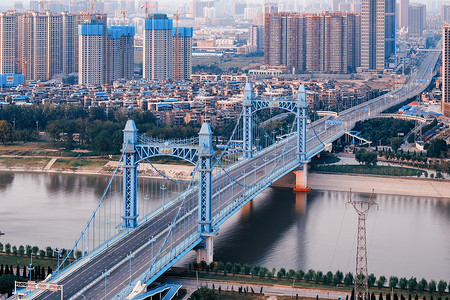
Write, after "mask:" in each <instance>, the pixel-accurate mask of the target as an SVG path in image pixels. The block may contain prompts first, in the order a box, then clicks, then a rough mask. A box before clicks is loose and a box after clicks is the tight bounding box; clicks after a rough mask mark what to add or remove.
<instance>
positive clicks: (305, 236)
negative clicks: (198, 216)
mask: <svg viewBox="0 0 450 300" xmlns="http://www.w3.org/2000/svg"><path fill="white" fill-rule="evenodd" d="M108 180H109V178H108V177H105V176H84V175H69V174H40V173H10V172H0V230H1V231H3V232H5V233H6V235H4V236H1V238H0V242H2V243H3V244H6V243H11V245H16V246H19V245H24V246H25V245H28V244H29V245H32V246H34V245H37V246H38V247H40V248H43V247H45V246H51V247H53V248H55V247H64V248H71V247H72V246H73V243H74V241H75V240H76V239H77V238H78V236H79V235H80V232H81V231H82V229H83V227H84V226H85V225H86V222H87V221H88V219H89V217H90V215H91V213H92V211H93V210H94V208H95V207H96V205H97V202H98V201H99V199H100V197H101V195H102V194H103V191H104V188H105V187H106V185H107V183H108ZM369 197H370V195H369V194H353V195H352V198H353V200H360V199H368V198H369ZM348 200H349V193H346V192H335V191H322V190H315V191H311V192H310V193H308V194H307V196H305V195H304V194H294V193H293V192H292V191H291V190H286V189H284V190H282V189H274V188H268V189H266V190H265V191H264V192H263V193H262V194H260V195H259V196H258V197H257V198H256V199H254V200H253V201H252V202H250V203H248V204H247V205H246V206H245V207H243V208H242V209H241V211H239V212H238V213H237V214H235V215H234V216H233V217H231V218H230V219H229V220H228V221H227V222H226V223H225V224H224V225H223V226H222V227H221V228H220V230H219V234H218V235H217V237H216V238H215V243H214V244H215V251H214V253H215V254H214V258H215V259H216V260H220V261H224V262H226V261H231V262H238V263H241V264H245V263H248V264H251V265H256V264H258V265H261V266H265V267H267V268H269V269H270V270H271V269H272V268H277V269H279V268H281V267H284V268H286V269H296V270H297V269H303V270H308V269H310V268H312V269H314V270H321V271H324V272H327V271H329V270H331V271H333V272H334V271H336V270H338V269H339V270H341V271H343V272H344V273H345V272H353V273H354V269H355V255H356V236H357V220H358V216H357V214H356V212H355V210H354V209H353V207H352V206H351V205H349V204H346V202H347V201H348ZM373 200H374V201H376V202H377V203H378V206H379V207H378V209H377V208H376V207H373V208H371V209H370V212H369V215H368V219H367V248H368V269H369V273H374V274H375V275H376V276H377V277H379V276H380V275H385V276H386V277H389V276H391V275H396V276H401V277H407V278H410V277H411V276H414V277H417V278H418V279H421V278H422V277H424V278H426V279H427V280H430V279H434V280H440V279H444V280H447V281H448V280H450V199H438V198H424V197H420V198H419V197H411V196H398V195H374V197H373ZM194 258H195V253H190V254H189V255H188V256H187V257H186V258H185V259H184V260H183V261H182V262H181V263H180V264H187V263H188V262H189V261H191V260H193V259H194Z"/></svg>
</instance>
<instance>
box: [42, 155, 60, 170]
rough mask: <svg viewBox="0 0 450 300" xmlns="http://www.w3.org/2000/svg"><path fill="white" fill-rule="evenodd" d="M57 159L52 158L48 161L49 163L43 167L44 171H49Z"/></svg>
mask: <svg viewBox="0 0 450 300" xmlns="http://www.w3.org/2000/svg"><path fill="white" fill-rule="evenodd" d="M57 159H58V157H53V158H52V159H50V161H49V162H48V163H47V164H46V165H45V167H44V170H50V169H51V168H52V166H53V164H54V163H55V161H56V160H57Z"/></svg>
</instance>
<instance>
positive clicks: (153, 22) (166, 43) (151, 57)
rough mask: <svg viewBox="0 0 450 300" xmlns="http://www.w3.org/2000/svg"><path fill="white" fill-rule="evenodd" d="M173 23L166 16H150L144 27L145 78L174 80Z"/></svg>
mask: <svg viewBox="0 0 450 300" xmlns="http://www.w3.org/2000/svg"><path fill="white" fill-rule="evenodd" d="M172 23H173V21H172V20H171V19H168V18H167V15H166V14H149V17H148V18H147V19H145V25H144V61H143V77H144V78H148V79H152V80H153V79H169V78H172V75H173V74H172V72H173V69H172V66H173V61H172V51H173V50H172V49H173V43H172V41H173V39H172V28H173V24H172Z"/></svg>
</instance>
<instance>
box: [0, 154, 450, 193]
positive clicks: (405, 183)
mask: <svg viewBox="0 0 450 300" xmlns="http://www.w3.org/2000/svg"><path fill="white" fill-rule="evenodd" d="M2 157H3V156H2ZM25 160H27V157H17V161H13V162H9V164H5V163H4V162H3V163H2V160H1V159H0V171H10V172H38V173H49V174H51V173H53V174H55V173H56V174H58V173H63V174H77V175H105V176H111V175H112V173H113V172H114V170H115V169H116V167H117V164H118V162H117V161H108V160H103V161H102V162H100V161H99V160H95V159H94V160H92V161H93V162H90V163H84V164H83V163H81V162H80V158H45V159H44V158H42V159H37V162H36V161H26V162H25V163H24V161H25ZM72 161H75V162H78V163H77V164H69V163H68V162H72ZM140 165H141V167H140V173H141V174H145V175H146V176H148V177H160V176H161V175H160V174H164V175H165V176H167V177H169V178H177V179H178V180H185V181H189V180H191V178H192V177H191V174H192V172H193V171H194V166H191V165H173V164H152V165H150V164H149V163H141V164H140ZM155 168H156V169H158V171H156V170H155ZM308 185H309V186H310V187H311V188H312V189H316V190H333V191H350V189H351V190H352V191H353V192H359V193H371V192H372V190H373V191H374V192H375V193H378V194H390V195H406V196H422V197H438V198H448V199H450V181H446V180H437V179H435V180H432V179H424V178H420V179H419V178H413V177H411V178H405V177H402V178H398V177H384V176H383V177H382V176H368V175H361V174H357V175H356V174H355V175H350V174H324V173H313V172H311V173H309V174H308ZM272 186H273V187H280V188H293V187H294V186H295V175H294V173H293V172H291V173H289V174H287V175H286V176H284V177H282V178H281V179H280V180H278V181H277V182H275V183H274V184H273V185H272Z"/></svg>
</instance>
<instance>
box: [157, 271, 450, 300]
mask: <svg viewBox="0 0 450 300" xmlns="http://www.w3.org/2000/svg"><path fill="white" fill-rule="evenodd" d="M219 264H221V263H219ZM227 264H228V263H227ZM237 265H239V264H234V265H233V268H236V266H237ZM208 267H209V266H208ZM256 267H258V269H259V270H261V271H264V270H267V269H266V268H264V267H259V266H256ZM217 268H218V265H217ZM217 268H216V269H214V271H209V272H208V271H203V270H197V271H195V270H184V269H183V270H182V271H176V270H175V268H174V270H173V271H170V272H168V273H166V275H165V276H167V277H171V276H176V277H181V278H183V277H184V278H190V279H195V278H196V277H197V276H198V278H199V279H206V280H217V281H227V282H235V284H242V285H245V284H261V285H269V286H274V285H284V286H288V287H292V286H294V287H296V288H305V289H315V290H328V291H341V292H343V291H344V292H348V293H349V294H350V293H351V291H352V289H353V283H354V280H353V276H352V278H351V281H348V280H347V276H348V274H351V273H347V274H346V275H345V277H344V278H343V279H342V280H340V283H338V284H336V283H333V280H332V279H329V280H328V281H326V282H327V283H324V279H323V278H325V277H327V275H328V278H331V277H329V273H331V272H327V273H322V272H321V271H314V270H309V271H307V272H304V275H303V276H300V277H303V278H301V279H299V276H298V274H299V271H300V270H299V271H297V272H295V273H292V272H286V270H285V269H284V268H281V269H280V270H279V271H278V273H277V277H273V275H272V274H273V273H272V272H269V271H268V270H267V273H266V274H265V275H264V276H261V275H259V276H252V275H245V274H233V273H231V272H227V271H226V269H225V270H224V271H219V270H217ZM253 268H255V267H253ZM241 270H242V271H244V267H241ZM289 271H291V270H289ZM289 273H291V274H289ZM308 273H309V274H310V275H311V277H309V275H307V274H308ZM313 273H314V275H313ZM337 273H338V272H336V274H337ZM283 274H284V275H283ZM293 274H295V275H293ZM316 274H320V275H321V276H320V277H322V278H318V277H317V276H316ZM341 275H342V276H343V275H344V274H343V273H341ZM289 276H291V277H289ZM305 277H307V279H305ZM369 278H372V279H373V283H372V285H371V286H370V288H369V289H370V293H375V294H376V295H377V298H378V295H379V294H380V293H382V294H383V295H386V294H390V293H391V292H392V290H393V291H394V294H397V296H399V297H400V296H404V297H406V298H408V297H409V296H410V295H411V296H412V297H414V296H415V295H416V294H417V295H418V297H420V298H424V297H426V298H429V297H430V296H431V295H434V296H435V297H441V299H446V298H447V299H448V296H449V292H448V289H447V286H448V284H449V283H447V282H446V281H444V280H440V281H439V283H438V282H436V281H434V280H430V281H429V282H428V283H427V286H426V287H425V289H424V290H422V291H419V290H418V288H419V287H420V284H422V281H423V280H424V279H422V280H420V279H415V278H413V277H411V279H407V278H405V277H404V278H398V277H395V276H391V277H390V278H386V277H384V276H380V278H378V280H376V279H377V278H375V277H374V275H373V274H371V275H370V276H369ZM382 278H384V280H382ZM294 279H295V280H294ZM380 279H381V281H384V283H383V284H381V283H380V282H379V280H380ZM414 279H415V280H414ZM391 280H393V281H394V283H395V285H394V283H392V282H391ZM395 281H396V282H395ZM410 284H412V285H410ZM440 284H441V285H442V286H440V288H441V291H439V285H440ZM444 284H445V288H444V290H443V291H442V287H443V285H444ZM386 285H387V286H386ZM413 286H414V288H412V287H413ZM430 287H431V289H433V288H434V291H433V292H430V291H429V289H430ZM420 288H421V287H420ZM427 289H428V290H427ZM391 296H392V295H391Z"/></svg>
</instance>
